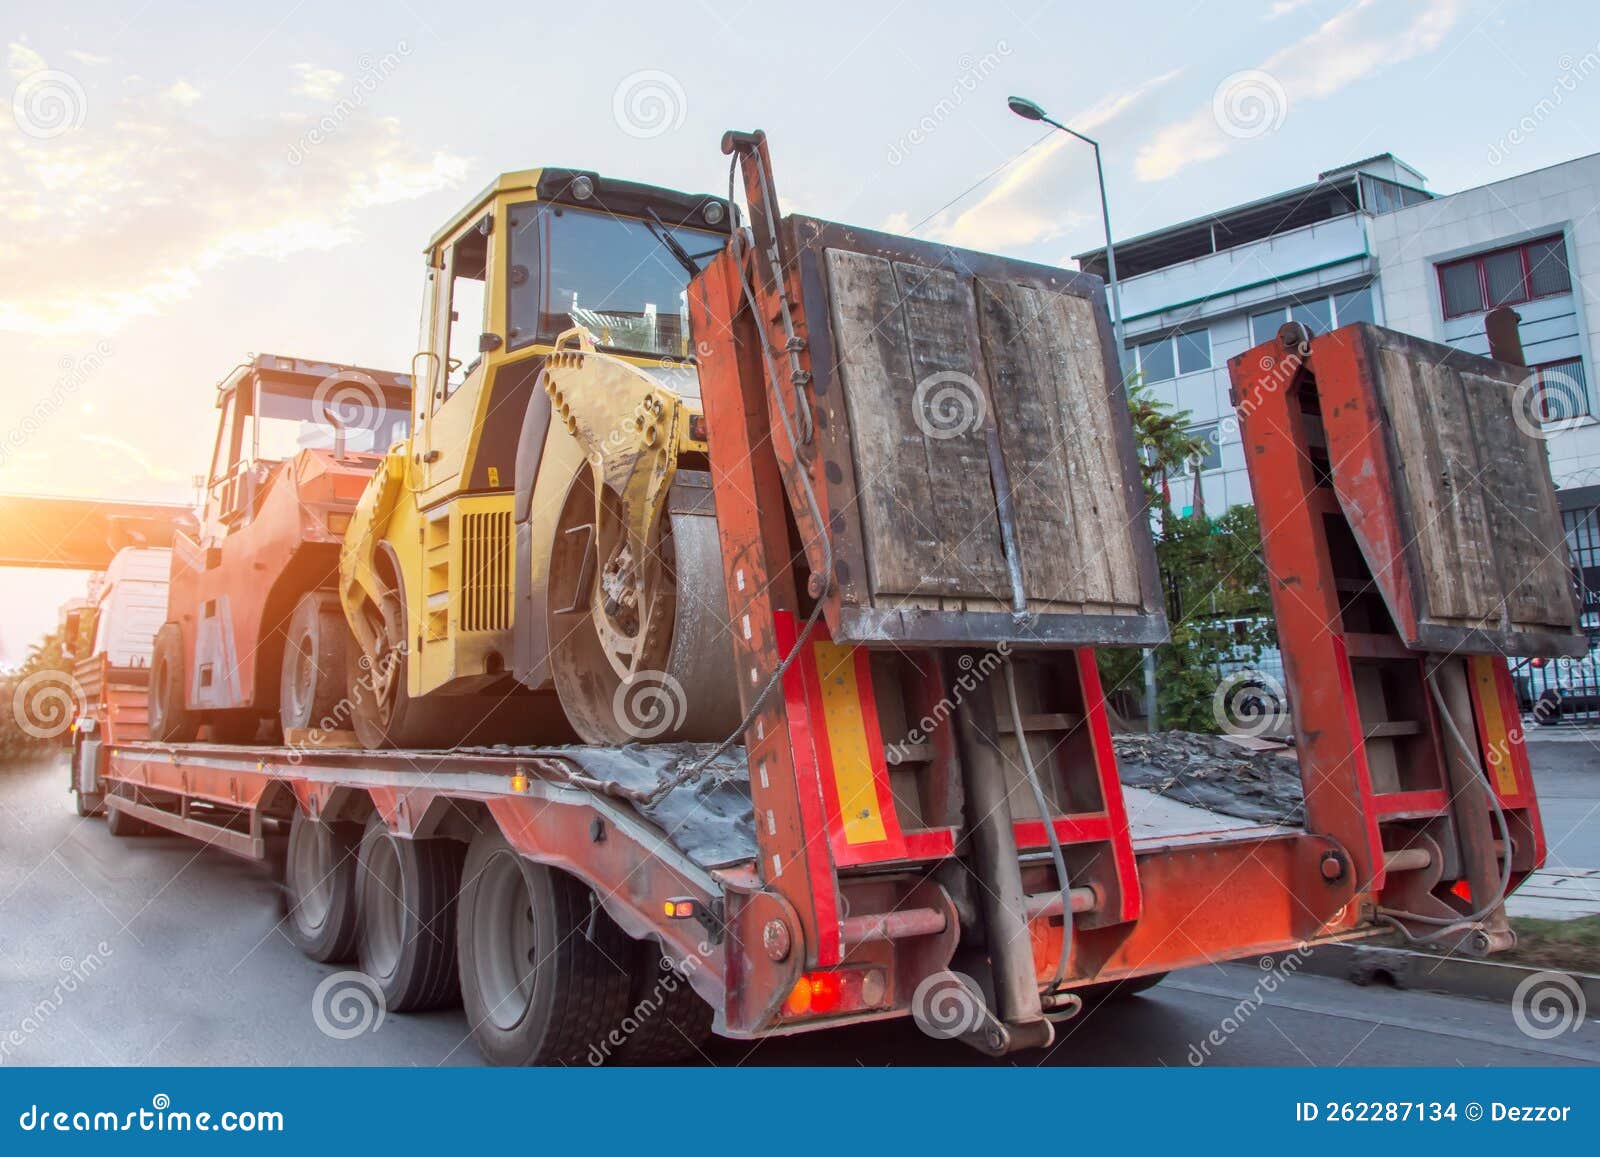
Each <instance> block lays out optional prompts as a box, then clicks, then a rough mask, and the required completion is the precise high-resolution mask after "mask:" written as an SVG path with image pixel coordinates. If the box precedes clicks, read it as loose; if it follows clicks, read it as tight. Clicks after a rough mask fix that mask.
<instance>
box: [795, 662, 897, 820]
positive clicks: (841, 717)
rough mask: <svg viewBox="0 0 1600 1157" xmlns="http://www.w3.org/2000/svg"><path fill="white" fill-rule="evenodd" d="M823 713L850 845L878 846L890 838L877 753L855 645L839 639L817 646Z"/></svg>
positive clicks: (840, 816) (840, 813) (840, 817)
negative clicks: (870, 743)
mask: <svg viewBox="0 0 1600 1157" xmlns="http://www.w3.org/2000/svg"><path fill="white" fill-rule="evenodd" d="M812 649H813V654H814V655H815V657H816V661H817V682H818V684H819V685H820V686H821V689H822V717H823V721H824V723H825V725H826V726H827V729H828V748H829V750H830V752H831V753H832V755H833V782H834V786H835V788H836V789H837V791H838V794H839V819H840V822H841V823H842V824H843V826H844V838H845V842H846V843H848V844H874V843H878V842H879V841H881V840H885V839H887V838H888V833H887V832H886V831H885V830H884V826H883V815H882V813H881V812H880V810H879V808H878V793H877V788H876V785H875V784H874V783H873V778H872V754H871V752H870V750H869V749H868V747H867V726H866V721H865V719H864V718H863V716H862V710H861V691H860V688H859V687H858V686H857V685H856V664H855V649H854V648H853V647H841V646H840V645H839V644H837V643H823V642H818V643H814V644H813V645H812Z"/></svg>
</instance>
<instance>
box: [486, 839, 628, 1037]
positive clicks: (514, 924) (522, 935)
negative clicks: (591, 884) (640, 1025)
mask: <svg viewBox="0 0 1600 1157" xmlns="http://www.w3.org/2000/svg"><path fill="white" fill-rule="evenodd" d="M592 905H593V894H592V893H591V892H590V891H589V889H588V888H587V887H585V886H584V885H583V884H581V883H579V882H578V881H577V880H575V879H573V878H572V877H571V876H567V875H564V874H563V873H561V872H558V871H555V870H553V869H551V868H547V867H544V866H543V865H540V864H535V863H532V862H531V861H529V860H527V859H524V858H523V857H522V856H521V855H520V854H519V853H517V851H516V850H515V849H513V848H512V847H511V845H510V844H508V843H507V842H506V839H505V837H504V836H503V835H501V834H500V832H499V831H498V830H491V831H486V832H482V833H480V834H479V835H478V836H477V837H476V838H475V839H474V840H473V841H472V844H471V846H470V847H469V848H468V849H467V858H466V863H465V866H464V867H463V870H462V880H461V896H460V901H459V904H458V918H457V925H456V935H457V943H458V945H459V952H458V955H459V957H460V961H461V998H462V1004H463V1005H464V1006H465V1008H466V1013H467V1022H468V1023H469V1024H470V1025H472V1036H473V1039H474V1040H475V1041H476V1042H477V1045H478V1049H479V1051H480V1052H482V1053H483V1055H484V1058H485V1059H486V1060H488V1061H489V1062H491V1063H492V1064H497V1065H557V1064H569V1065H585V1064H588V1065H596V1064H603V1063H604V1062H605V1061H606V1060H607V1059H608V1056H609V1054H608V1052H607V1051H606V1044H605V1042H606V1041H607V1039H608V1038H609V1036H610V1034H611V1033H612V1032H613V1031H614V1030H617V1029H619V1027H620V1025H621V1022H622V1020H623V1018H624V1017H625V1016H626V1015H627V1012H628V1007H629V1006H628V993H629V982H630V975H629V973H630V969H629V963H630V961H631V958H632V955H633V945H632V943H631V942H630V941H629V940H628V938H627V937H626V936H625V935H624V934H623V932H622V931H621V929H619V928H618V927H617V926H616V925H615V924H614V923H613V922H612V921H611V920H609V919H607V918H605V915H604V913H598V914H597V913H595V912H594V910H593V906H592ZM591 917H593V923H592V924H591Z"/></svg>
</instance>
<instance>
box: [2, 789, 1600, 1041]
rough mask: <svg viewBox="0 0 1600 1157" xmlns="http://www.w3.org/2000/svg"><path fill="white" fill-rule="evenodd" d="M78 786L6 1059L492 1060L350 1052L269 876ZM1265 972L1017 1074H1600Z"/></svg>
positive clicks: (1422, 1009)
mask: <svg viewBox="0 0 1600 1157" xmlns="http://www.w3.org/2000/svg"><path fill="white" fill-rule="evenodd" d="M1597 778H1600V775H1597ZM64 782H65V773H64V771H62V770H61V769H60V768H58V767H49V766H46V767H36V768H30V769H20V770H19V769H0V1065H4V1064H25V1065H33V1064H37V1065H62V1064H87V1065H97V1064H123V1065H186V1064H203V1065H231V1064H245V1065H252V1064H261V1065H289V1064H296V1065H378V1064H391V1065H474V1064H478V1063H480V1061H479V1058H478V1055H477V1053H476V1050H475V1049H474V1047H473V1045H472V1042H471V1039H470V1037H469V1036H468V1033H467V1025H466V1022H465V1020H464V1018H463V1016H462V1014H461V1013H460V1012H459V1011H454V1012H439V1013H430V1014H425V1015H408V1016H401V1015H395V1016H389V1017H387V1018H385V1019H384V1020H383V1021H382V1022H381V1024H380V1025H379V1026H378V1027H377V1028H376V1030H375V1031H368V1032H363V1033H360V1034H359V1035H356V1036H353V1037H351V1038H349V1039H336V1038H335V1037H332V1036H330V1035H328V1034H327V1033H326V1032H324V1031H322V1030H321V1029H319V1027H318V1024H317V1020H316V1018H315V1017H314V1015H313V998H314V995H315V993H316V990H317V986H318V984H319V983H320V982H321V981H323V980H324V979H325V978H326V977H328V976H330V975H332V974H333V973H335V972H336V971H338V970H337V969H335V968H333V967H330V966H326V965H319V964H315V963H313V962H311V961H309V960H307V959H305V958H304V957H302V956H301V955H300V954H299V953H298V952H297V951H296V950H295V949H294V948H293V947H292V946H291V945H290V944H289V942H288V940H287V939H285V938H284V936H283V935H282V934H281V933H280V932H279V930H278V920H279V911H280V909H279V899H278V892H277V888H276V885H275V884H274V882H273V880H272V878H271V876H270V875H269V873H268V872H267V870H266V869H265V868H263V867H259V866H256V865H251V864H248V863H244V862H241V861H238V860H235V859H233V858H231V857H229V856H227V855H224V854H222V853H219V852H213V851H208V850H206V849H203V848H200V847H198V846H197V845H195V844H193V843H191V842H190V841H187V840H184V839H181V838H177V837H156V838H149V839H138V840H114V839H112V838H111V836H110V835H109V834H108V833H107V832H106V830H105V826H104V824H103V823H102V822H101V821H99V820H79V819H78V818H77V817H76V816H74V815H73V814H72V811H71V803H70V799H69V797H68V796H67V794H66V792H65V790H64V787H63V785H64ZM1263 975H1264V974H1263V973H1262V972H1261V971H1260V970H1259V969H1258V968H1257V966H1256V965H1254V964H1251V963H1245V964H1236V965H1229V966H1222V967H1212V968H1203V969H1194V970H1190V971H1187V972H1183V973H1177V974H1174V975H1173V976H1172V977H1170V978H1169V979H1168V980H1167V982H1166V983H1164V984H1163V985H1161V986H1160V987H1159V988H1156V989H1154V990H1152V991H1151V992H1149V993H1147V994H1145V995H1143V996H1139V997H1135V998H1132V999H1130V1000H1127V1001H1123V1002H1119V1003H1117V1004H1114V1005H1107V1006H1105V1007H1102V1008H1101V1009H1099V1010H1098V1011H1095V1012H1093V1013H1091V1014H1088V1015H1087V1016H1085V1017H1081V1018H1079V1019H1078V1020H1077V1021H1074V1022H1072V1023H1071V1024H1068V1025H1066V1026H1064V1028H1063V1031H1062V1034H1061V1039H1060V1040H1059V1041H1058V1044H1057V1046H1056V1047H1055V1049H1054V1050H1053V1051H1052V1052H1050V1053H1049V1054H1048V1055H1039V1054H1022V1055H1020V1056H1018V1057H1015V1058H1012V1059H1010V1060H1007V1061H1005V1062H1003V1063H1007V1064H1021V1065H1033V1064H1041V1063H1043V1064H1049V1065H1086V1064H1109V1065H1171V1066H1177V1067H1182V1066H1185V1065H1188V1064H1191V1063H1194V1062H1195V1061H1196V1060H1197V1059H1199V1060H1203V1061H1204V1063H1206V1064H1214V1065H1316V1066H1325V1065H1400V1064H1421V1065H1468V1066H1479V1065H1541V1064H1544V1065H1570V1064H1596V1063H1600V1025H1597V1024H1596V1022H1595V1021H1594V1020H1593V1019H1591V1020H1590V1021H1589V1022H1587V1023H1585V1024H1583V1025H1582V1026H1580V1027H1579V1028H1578V1029H1577V1031H1575V1032H1570V1033H1566V1034H1564V1035H1562V1036H1561V1037H1560V1038H1558V1039H1555V1040H1550V1041H1539V1040H1534V1039H1531V1038H1529V1037H1528V1036H1525V1035H1524V1034H1523V1033H1521V1032H1520V1031H1519V1030H1518V1028H1517V1026H1516V1023H1515V1021H1514V1020H1513V1017H1512V1014H1511V1010H1510V1008H1509V1007H1507V1006H1505V1005H1499V1004H1492V1003H1488V1002H1480V1001H1475V1000H1468V999H1464V998H1456V997H1447V996H1439V995H1433V994H1428V993H1417V992H1399V991H1395V990H1393V989H1387V988H1369V989H1363V988H1357V987H1355V986H1353V985H1349V984H1346V983H1343V982H1341V981H1334V980H1328V979H1324V978H1321V977H1316V976H1311V975H1294V976H1290V977H1288V978H1286V979H1285V980H1284V981H1283V983H1282V984H1280V985H1278V986H1277V987H1276V988H1275V991H1271V992H1270V993H1267V992H1263V990H1262V977H1263ZM1241 1009H1245V1010H1246V1011H1244V1012H1243V1013H1241ZM1593 1012H1594V1010H1591V1013H1593ZM1218 1039H1220V1043H1212V1042H1215V1041H1217V1040H1218ZM1202 1048H1203V1049H1204V1053H1203V1054H1202V1052H1201V1049H1202ZM706 1060H707V1063H711V1064H718V1065H732V1064H758V1065H767V1064H867V1065H882V1064H896V1065H907V1064H971V1063H984V1059H983V1058H982V1057H980V1056H979V1055H978V1054H976V1053H973V1052H971V1051H969V1050H967V1049H966V1048H965V1047H963V1046H960V1045H956V1044H951V1043H948V1042H941V1041H935V1040H932V1039H930V1038H928V1037H926V1036H923V1035H922V1034H921V1033H920V1032H919V1031H918V1030H917V1029H916V1028H915V1027H914V1026H912V1025H910V1024H905V1023H902V1024H895V1025H885V1026H871V1027H868V1028H862V1029H849V1030H841V1031H837V1032H833V1033H825V1034H812V1035H809V1036H806V1037H800V1038H792V1039H787V1040H771V1041H766V1042H760V1043H754V1044H752V1043H749V1042H726V1041H721V1042H717V1043H716V1044H715V1045H714V1046H712V1048H711V1049H710V1050H709V1051H708V1055H707V1057H706Z"/></svg>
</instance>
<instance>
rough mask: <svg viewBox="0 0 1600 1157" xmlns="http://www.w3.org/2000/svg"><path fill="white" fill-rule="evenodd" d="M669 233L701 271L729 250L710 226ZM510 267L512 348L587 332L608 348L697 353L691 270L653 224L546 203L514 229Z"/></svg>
mask: <svg viewBox="0 0 1600 1157" xmlns="http://www.w3.org/2000/svg"><path fill="white" fill-rule="evenodd" d="M517 216H519V214H513V222H514V223H515V220H516V217H517ZM667 228H668V232H670V234H671V235H672V237H673V238H674V239H675V240H676V241H677V242H678V244H679V245H680V246H682V247H683V249H684V250H685V251H686V252H687V253H688V255H689V257H690V259H691V260H692V261H693V262H694V263H695V265H696V266H698V267H699V268H702V269H703V268H705V266H706V263H707V262H708V261H710V260H711V258H712V257H714V256H716V255H717V254H718V253H719V252H721V251H722V248H723V245H724V244H725V243H726V241H725V238H723V237H722V236H720V235H719V234H716V233H712V232H709V231H707V230H704V229H685V228H681V227H677V226H668V227H667ZM541 257H542V260H541ZM511 262H512V275H511V292H510V295H509V299H508V303H507V304H508V309H509V311H510V323H511V327H512V341H511V345H512V346H513V348H514V347H516V346H519V345H527V344H528V343H529V342H531V341H534V340H538V341H546V342H548V341H554V340H555V338H556V337H557V336H558V335H559V334H561V333H562V331H564V330H568V329H571V328H572V327H573V326H575V325H581V326H584V327H585V328H587V329H588V330H589V331H590V332H591V333H593V334H594V335H595V340H596V342H597V343H598V344H599V345H601V346H603V347H604V348H606V349H612V350H616V351H618V352H621V353H631V354H647V355H652V356H656V357H673V358H687V357H689V356H690V354H691V352H692V351H691V349H690V346H689V298H688V284H689V272H688V270H686V269H685V268H684V267H683V266H682V265H681V264H680V263H679V262H678V260H677V259H676V258H675V257H674V256H673V255H672V253H671V252H670V251H669V250H668V249H667V247H666V246H665V245H663V244H662V243H661V241H660V240H659V239H658V238H657V237H656V236H655V234H654V233H652V232H651V226H650V225H649V224H647V223H646V222H644V221H639V220H636V219H633V218H628V217H616V216H612V215H610V214H607V213H595V212H590V211H588V210H584V209H573V208H570V207H568V206H542V207H541V209H540V211H539V212H537V214H536V215H534V216H533V218H532V220H530V221H527V223H526V224H522V225H515V224H514V228H513V230H512V244H511ZM532 270H540V273H541V277H542V284H537V285H536V284H533V279H532V278H531V277H530V276H529V274H530V272H531V271H532Z"/></svg>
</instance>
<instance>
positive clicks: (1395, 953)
mask: <svg viewBox="0 0 1600 1157" xmlns="http://www.w3.org/2000/svg"><path fill="white" fill-rule="evenodd" d="M1299 957H1300V961H1299V966H1298V968H1297V969H1296V971H1298V972H1310V973H1313V974H1315V975H1317V976H1328V977H1332V978H1333V979H1335V980H1348V981H1349V982H1350V983H1352V984H1360V985H1368V984H1373V983H1380V984H1392V985H1393V986H1394V987H1396V988H1407V989H1416V990H1418V991H1422V992H1443V993H1448V994H1450V995H1452V996H1470V997H1474V998H1476V999H1478V1000H1494V1001H1500V1002H1501V1003H1504V1004H1509V1003H1511V1002H1512V1001H1513V1000H1514V999H1515V998H1516V994H1517V990H1518V988H1519V987H1520V986H1522V985H1523V984H1524V983H1525V982H1527V983H1532V982H1531V981H1530V978H1531V977H1535V976H1549V975H1551V974H1552V973H1554V974H1556V975H1559V976H1567V977H1571V979H1572V981H1573V982H1574V983H1575V984H1576V985H1577V986H1578V989H1579V991H1580V992H1582V993H1583V998H1584V1000H1585V1001H1586V1002H1587V1004H1588V1006H1589V1007H1590V1008H1596V1009H1600V976H1595V975H1593V974H1591V973H1587V972H1569V971H1567V970H1566V969H1561V968H1529V967H1527V966H1526V965H1521V964H1503V963H1501V962H1500V961H1497V960H1473V959H1468V958H1465V957H1460V956H1433V955H1430V954H1429V953H1426V952H1412V951H1410V950H1409V949H1405V948H1378V947H1373V946H1371V945H1366V944H1322V945H1318V946H1317V947H1315V948H1313V949H1312V950H1311V951H1309V952H1301V953H1299ZM1524 991H1526V990H1524Z"/></svg>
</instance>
